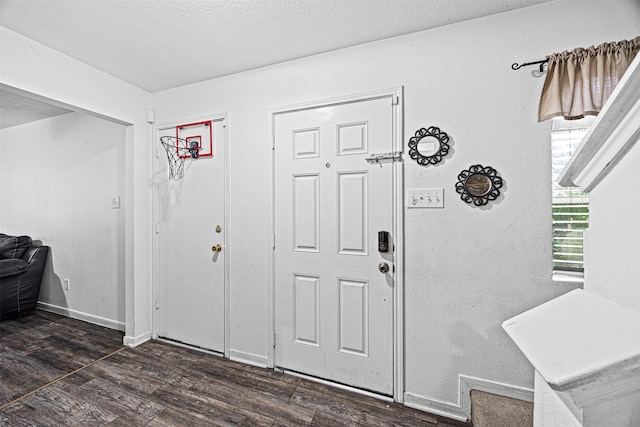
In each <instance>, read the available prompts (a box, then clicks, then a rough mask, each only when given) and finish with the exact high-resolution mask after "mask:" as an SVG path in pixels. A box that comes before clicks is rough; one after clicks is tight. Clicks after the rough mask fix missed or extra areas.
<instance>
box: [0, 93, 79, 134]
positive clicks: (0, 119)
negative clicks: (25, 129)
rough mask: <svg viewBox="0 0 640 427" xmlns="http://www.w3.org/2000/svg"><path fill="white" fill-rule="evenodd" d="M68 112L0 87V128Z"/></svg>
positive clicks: (68, 111)
mask: <svg viewBox="0 0 640 427" xmlns="http://www.w3.org/2000/svg"><path fill="white" fill-rule="evenodd" d="M70 112H71V111H70V110H67V109H65V108H61V107H57V106H55V105H51V104H49V103H46V102H42V101H38V100H35V99H31V98H27V97H25V96H23V95H18V94H15V93H12V92H7V91H6V90H4V89H0V129H4V128H8V127H11V126H18V125H22V124H25V123H29V122H33V121H36V120H42V119H46V118H48V117H54V116H59V115H61V114H66V113H70Z"/></svg>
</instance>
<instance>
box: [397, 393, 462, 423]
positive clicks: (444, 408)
mask: <svg viewBox="0 0 640 427" xmlns="http://www.w3.org/2000/svg"><path fill="white" fill-rule="evenodd" d="M404 404H405V406H408V407H410V408H414V409H419V410H421V411H425V412H429V413H431V414H435V415H441V416H443V417H447V418H453V419H454V420H458V421H468V419H469V417H468V416H467V415H466V414H465V413H464V412H462V410H461V409H460V407H459V406H458V405H455V404H453V403H446V402H440V401H438V400H434V399H429V398H427V397H424V396H420V395H417V394H413V393H405V394H404Z"/></svg>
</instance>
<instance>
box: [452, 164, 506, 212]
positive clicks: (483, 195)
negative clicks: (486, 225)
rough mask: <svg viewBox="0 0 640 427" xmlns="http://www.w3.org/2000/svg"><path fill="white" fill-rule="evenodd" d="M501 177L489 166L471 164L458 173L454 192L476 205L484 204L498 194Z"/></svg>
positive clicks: (500, 186) (495, 197)
mask: <svg viewBox="0 0 640 427" xmlns="http://www.w3.org/2000/svg"><path fill="white" fill-rule="evenodd" d="M500 188H502V178H500V177H499V176H498V172H497V171H496V170H495V169H494V168H492V167H491V166H486V167H485V166H482V165H473V166H471V167H470V168H469V169H468V170H463V171H462V172H460V174H458V182H457V183H456V192H457V193H458V194H460V198H461V199H462V200H463V201H465V202H467V203H473V204H474V205H476V206H482V205H486V204H487V203H488V202H489V201H490V200H495V199H497V198H498V196H500Z"/></svg>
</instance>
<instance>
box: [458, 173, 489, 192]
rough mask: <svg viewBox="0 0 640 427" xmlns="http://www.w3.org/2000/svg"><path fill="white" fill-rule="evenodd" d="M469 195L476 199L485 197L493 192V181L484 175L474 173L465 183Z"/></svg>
mask: <svg viewBox="0 0 640 427" xmlns="http://www.w3.org/2000/svg"><path fill="white" fill-rule="evenodd" d="M464 186H465V188H466V190H467V193H469V194H471V195H472V196H475V197H480V196H484V195H485V194H487V193H488V192H489V191H490V190H491V179H490V178H489V177H488V176H487V175H484V174H481V173H474V174H473V175H471V176H469V178H467V181H466V182H465V183H464Z"/></svg>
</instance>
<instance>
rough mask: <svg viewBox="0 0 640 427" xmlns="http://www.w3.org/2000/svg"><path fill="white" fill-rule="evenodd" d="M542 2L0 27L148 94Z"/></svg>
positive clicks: (117, 14) (251, 9)
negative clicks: (110, 75)
mask: <svg viewBox="0 0 640 427" xmlns="http://www.w3.org/2000/svg"><path fill="white" fill-rule="evenodd" d="M547 1H550V0H207V1H204V0H126V1H125V0H0V25H2V26H4V27H6V28H9V29H10V30H13V31H15V32H17V33H20V34H23V35H25V36H27V37H29V38H31V39H33V40H36V41H38V42H40V43H43V44H45V45H47V46H49V47H51V48H53V49H55V50H58V51H59V52H62V53H65V54H67V55H69V56H71V57H73V58H76V59H78V60H80V61H82V62H85V63H87V64H89V65H92V66H94V67H96V68H98V69H100V70H103V71H105V72H107V73H109V74H112V75H114V76H116V77H119V78H121V79H122V80H125V81H127V82H129V83H131V84H133V85H135V86H138V87H141V88H143V89H145V90H147V91H149V92H156V91H159V90H163V89H168V88H172V87H177V86H182V85H185V84H189V83H194V82H198V81H202V80H207V79H211V78H215V77H219V76H223V75H227V74H233V73H237V72H241V71H246V70H250V69H253V68H258V67H262V66H266V65H271V64H276V63H279V62H283V61H287V60H291V59H295V58H301V57H305V56H310V55H314V54H318V53H322V52H327V51H330V50H335V49H340V48H344V47H348V46H353V45H357V44H361V43H366V42H370V41H374V40H380V39H384V38H388V37H393V36H397V35H401V34H408V33H412V32H416V31H420V30H425V29H429V28H434V27H438V26H443V25H447V24H451V23H454V22H460V21H465V20H470V19H474V18H479V17H482V16H487V15H492V14H496V13H502V12H506V11H509V10H513V9H518V8H522V7H527V6H531V5H534V4H538V3H544V2H547Z"/></svg>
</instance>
